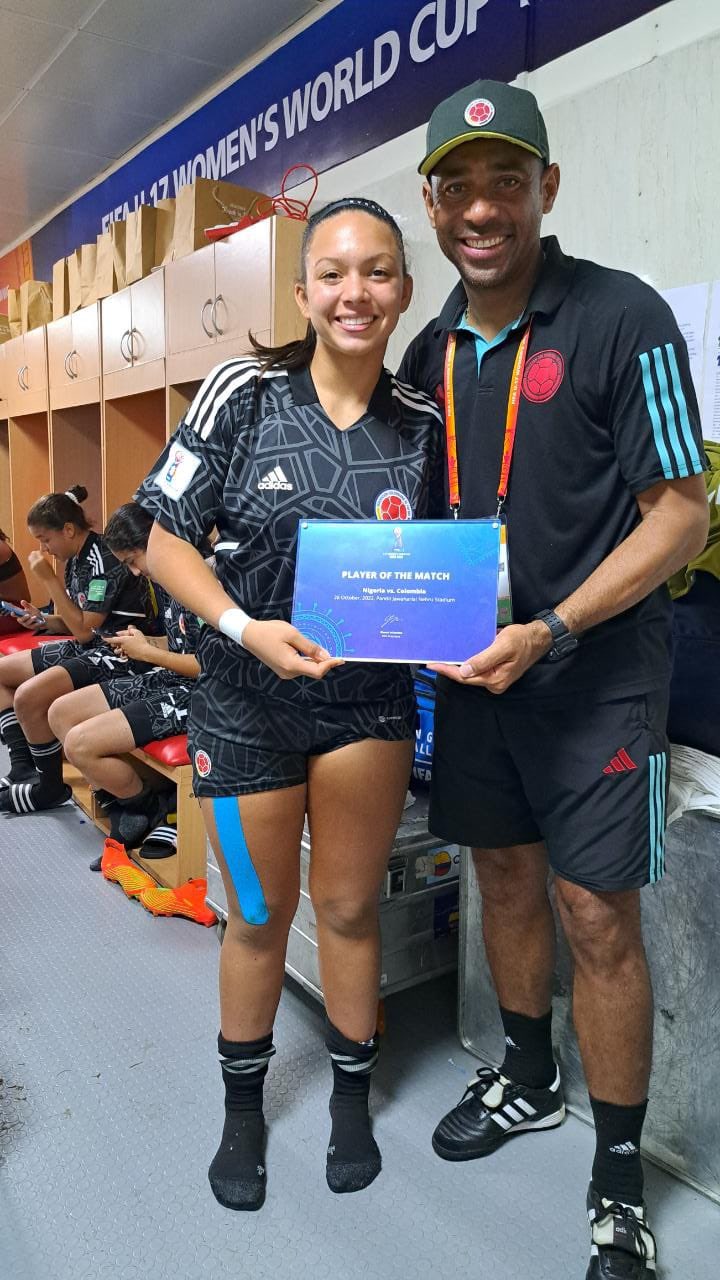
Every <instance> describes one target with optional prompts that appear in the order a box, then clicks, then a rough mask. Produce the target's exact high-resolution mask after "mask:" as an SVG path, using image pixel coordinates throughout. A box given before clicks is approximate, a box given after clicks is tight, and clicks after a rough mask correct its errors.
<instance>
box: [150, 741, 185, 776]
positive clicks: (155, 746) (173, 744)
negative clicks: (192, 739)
mask: <svg viewBox="0 0 720 1280" xmlns="http://www.w3.org/2000/svg"><path fill="white" fill-rule="evenodd" d="M143 751H144V752H145V754H146V755H148V756H152V757H153V759H154V760H159V761H160V764H165V765H167V766H168V768H169V769H174V768H175V767H176V766H177V765H181V764H189V763H190V757H189V755H188V753H187V734H186V733H177V734H175V736H174V737H173V738H163V739H162V740H161V741H160V742H147V743H146V744H145V746H144V747H143Z"/></svg>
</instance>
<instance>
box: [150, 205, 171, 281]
mask: <svg viewBox="0 0 720 1280" xmlns="http://www.w3.org/2000/svg"><path fill="white" fill-rule="evenodd" d="M155 214H156V221H155V263H154V265H155V266H156V267H164V266H165V263H166V262H172V260H173V234H174V230H175V201H174V200H158V202H157V204H156V205H155Z"/></svg>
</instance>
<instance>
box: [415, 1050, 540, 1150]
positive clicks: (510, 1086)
mask: <svg viewBox="0 0 720 1280" xmlns="http://www.w3.org/2000/svg"><path fill="white" fill-rule="evenodd" d="M564 1119H565V1100H564V1097H563V1091H562V1084H561V1083H560V1072H559V1071H556V1073H555V1079H554V1081H553V1083H552V1084H551V1085H550V1086H549V1087H547V1088H545V1089H532V1088H530V1086H529V1085H526V1084H515V1082H514V1081H512V1080H509V1079H508V1077H507V1076H504V1075H503V1074H502V1073H501V1072H500V1071H498V1070H497V1068H496V1067H481V1068H480V1070H479V1071H478V1073H477V1076H476V1077H475V1079H474V1080H471V1081H470V1082H469V1084H468V1087H467V1089H466V1091H465V1093H464V1094H463V1096H462V1098H461V1099H460V1101H459V1103H458V1105H457V1106H456V1107H454V1108H453V1110H452V1111H449V1112H448V1114H447V1115H446V1116H444V1117H443V1119H442V1120H441V1121H440V1123H439V1125H438V1127H437V1129H436V1130H435V1132H434V1134H433V1138H432V1144H433V1148H434V1150H435V1151H436V1152H437V1154H438V1155H439V1156H441V1157H442V1159H443V1160H477V1159H479V1158H480V1157H481V1156H489V1155H490V1154H491V1152H493V1151H496V1150H497V1148H498V1147H501V1146H502V1144H503V1143H504V1142H507V1140H508V1138H513V1137H514V1136H515V1134H516V1133H531V1132H533V1131H534V1130H538V1129H554V1128H556V1127H557V1125H559V1124H562V1122H563V1120H564Z"/></svg>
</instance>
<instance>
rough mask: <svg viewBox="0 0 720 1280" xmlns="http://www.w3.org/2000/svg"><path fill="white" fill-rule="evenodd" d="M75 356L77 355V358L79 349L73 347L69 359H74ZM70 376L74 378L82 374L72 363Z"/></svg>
mask: <svg viewBox="0 0 720 1280" xmlns="http://www.w3.org/2000/svg"><path fill="white" fill-rule="evenodd" d="M73 356H75V358H76V359H77V351H76V350H75V348H74V347H73V349H72V351H71V352H70V356H69V359H70V360H71V361H72V358H73ZM70 376H71V377H73V378H79V376H80V375H79V373H78V371H77V369H73V367H72V364H71V365H70Z"/></svg>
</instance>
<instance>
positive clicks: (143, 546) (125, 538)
mask: <svg viewBox="0 0 720 1280" xmlns="http://www.w3.org/2000/svg"><path fill="white" fill-rule="evenodd" d="M152 527H153V517H152V516H151V515H150V513H149V512H148V511H146V510H145V508H144V507H141V506H140V503H139V502H125V503H123V505H122V506H121V507H118V509H117V511H113V513H112V515H111V516H110V519H109V520H108V522H107V524H106V526H105V532H104V533H103V537H104V539H105V541H106V542H107V544H108V546H109V548H110V550H111V551H146V550H147V544H148V541H149V539H150V530H151V529H152Z"/></svg>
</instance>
